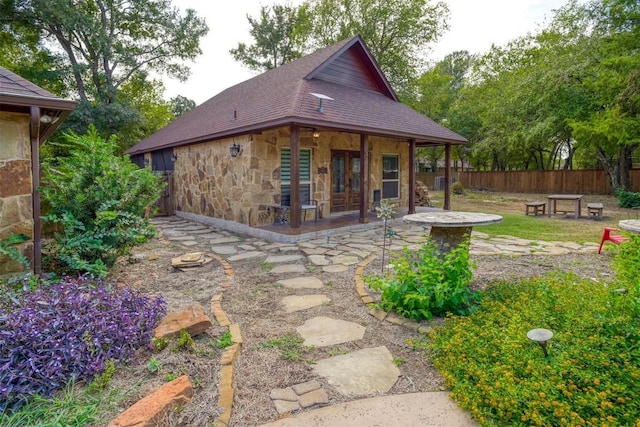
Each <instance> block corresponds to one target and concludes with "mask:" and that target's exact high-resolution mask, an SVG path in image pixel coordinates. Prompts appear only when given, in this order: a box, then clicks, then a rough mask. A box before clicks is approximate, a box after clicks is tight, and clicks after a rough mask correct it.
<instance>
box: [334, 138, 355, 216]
mask: <svg viewBox="0 0 640 427" xmlns="http://www.w3.org/2000/svg"><path fill="white" fill-rule="evenodd" d="M360 167H361V165H360V152H359V151H337V150H332V152H331V212H345V211H353V210H358V209H360Z"/></svg>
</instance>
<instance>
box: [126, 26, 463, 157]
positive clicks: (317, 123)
mask: <svg viewBox="0 0 640 427" xmlns="http://www.w3.org/2000/svg"><path fill="white" fill-rule="evenodd" d="M349 51H351V52H353V51H358V54H359V56H358V57H359V58H360V60H362V61H363V62H364V67H363V70H364V71H363V72H369V73H370V75H369V76H367V78H368V79H369V80H371V81H373V82H374V84H375V85H376V88H377V90H365V89H360V88H356V87H352V86H349V85H346V84H341V83H337V82H335V79H334V81H327V80H326V79H320V78H318V75H319V74H320V73H319V71H321V70H322V69H324V68H326V67H327V65H328V64H332V63H333V62H335V61H337V60H338V59H339V58H340V57H341V56H343V55H346V54H347V52H349ZM363 52H364V55H363V54H362V53H363ZM312 93H321V94H323V95H326V96H328V97H330V98H333V100H325V101H324V103H323V113H320V112H318V111H317V107H318V102H319V100H318V99H317V98H316V97H315V96H314V95H312ZM289 124H298V125H302V126H312V127H318V128H320V127H321V128H329V129H336V130H343V131H352V132H365V133H368V134H373V135H381V136H389V137H398V138H406V139H409V138H413V139H415V140H416V141H417V142H418V143H420V142H432V143H454V144H462V143H465V142H466V140H465V139H464V138H463V137H461V136H460V135H458V134H456V133H455V132H453V131H451V130H449V129H446V128H444V127H442V126H440V125H438V124H437V123H436V122H434V121H433V120H431V119H429V118H428V117H426V116H424V115H422V114H420V113H418V112H416V111H414V110H412V109H411V108H409V107H408V106H406V105H404V104H402V103H401V102H399V101H398V100H397V98H396V96H395V93H393V90H392V89H391V87H390V86H389V85H388V83H387V80H386V78H385V77H384V75H383V74H382V72H381V71H380V69H379V67H378V65H377V64H376V63H375V60H374V59H373V58H372V57H371V55H370V53H369V51H368V49H367V48H366V46H365V45H364V42H363V41H362V39H361V38H360V36H354V37H352V38H350V39H347V40H343V41H341V42H338V43H336V44H334V45H332V46H329V47H327V48H324V49H320V50H317V51H315V52H314V53H312V54H310V55H307V56H304V57H302V58H300V59H298V60H295V61H292V62H289V63H287V64H285V65H283V66H281V67H278V68H275V69H273V70H270V71H267V72H265V73H263V74H261V75H259V76H256V77H254V78H252V79H249V80H247V81H245V82H242V83H240V84H238V85H235V86H233V87H230V88H228V89H226V90H224V91H222V92H221V93H219V94H218V95H216V96H214V97H213V98H211V99H209V100H208V101H206V102H204V103H203V104H201V105H199V106H198V107H196V108H194V109H193V110H191V111H189V112H188V113H186V114H185V115H183V116H181V117H179V118H177V119H176V120H175V121H173V122H172V123H170V124H169V125H167V126H166V127H164V128H163V129H160V130H159V131H158V132H156V133H154V134H153V135H151V136H149V137H148V138H146V139H144V140H143V141H141V142H140V143H138V144H136V145H135V146H133V147H131V148H130V149H129V150H128V153H131V154H136V153H142V152H147V151H153V150H156V149H161V148H167V147H171V146H177V145H184V144H189V143H196V142H202V141H208V140H213V139H218V138H224V137H228V136H232V135H238V134H243V133H247V132H252V131H253V132H255V131H259V130H261V129H267V128H273V127H277V126H284V125H289Z"/></svg>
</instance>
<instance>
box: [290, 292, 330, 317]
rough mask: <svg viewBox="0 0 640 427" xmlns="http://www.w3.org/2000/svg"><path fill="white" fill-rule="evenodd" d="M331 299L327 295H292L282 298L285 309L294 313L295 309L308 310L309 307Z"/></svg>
mask: <svg viewBox="0 0 640 427" xmlns="http://www.w3.org/2000/svg"><path fill="white" fill-rule="evenodd" d="M329 301H331V300H330V299H329V298H327V296H326V295H301V296H298V295H291V296H288V297H284V298H282V304H283V305H284V311H286V312H287V313H293V312H295V311H301V310H306V309H308V308H312V307H316V306H319V305H322V304H324V303H326V302H329Z"/></svg>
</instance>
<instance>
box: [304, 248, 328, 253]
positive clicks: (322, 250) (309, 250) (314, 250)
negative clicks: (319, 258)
mask: <svg viewBox="0 0 640 427" xmlns="http://www.w3.org/2000/svg"><path fill="white" fill-rule="evenodd" d="M327 251H329V249H327V248H317V247H313V248H307V247H303V248H302V252H304V253H305V255H324V254H325V253H327Z"/></svg>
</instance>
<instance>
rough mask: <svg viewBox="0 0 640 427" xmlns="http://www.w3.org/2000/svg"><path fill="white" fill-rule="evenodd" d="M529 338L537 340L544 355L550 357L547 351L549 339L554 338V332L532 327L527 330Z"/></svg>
mask: <svg viewBox="0 0 640 427" xmlns="http://www.w3.org/2000/svg"><path fill="white" fill-rule="evenodd" d="M527 338H529V339H530V340H531V341H535V342H537V343H538V345H539V346H540V347H541V348H542V351H543V352H544V357H549V353H547V341H549V340H550V339H551V338H553V332H551V331H550V330H548V329H542V328H539V329H532V330H530V331H529V332H527Z"/></svg>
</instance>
